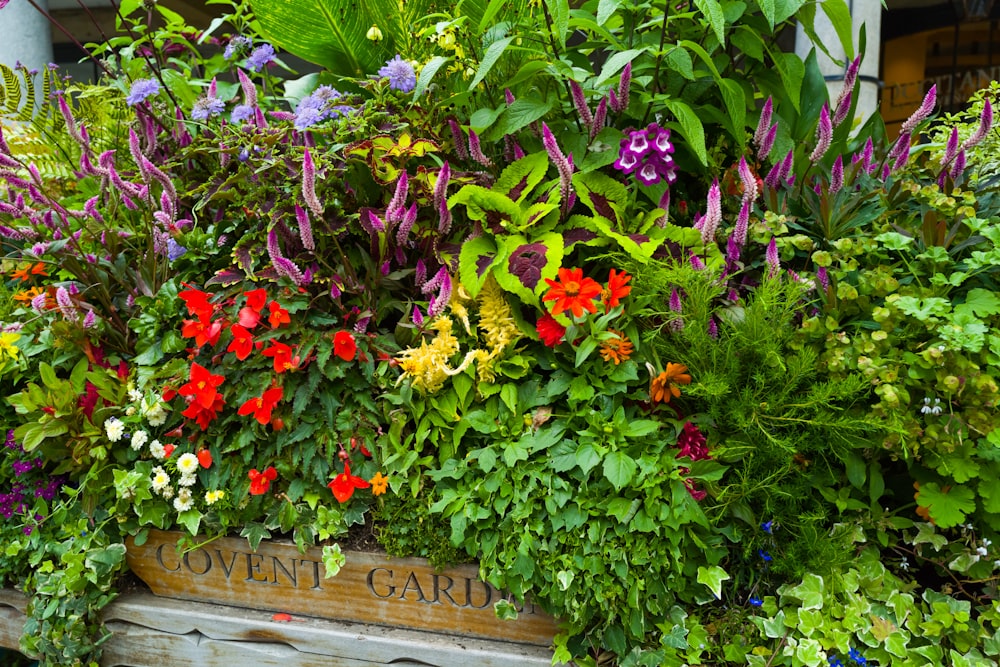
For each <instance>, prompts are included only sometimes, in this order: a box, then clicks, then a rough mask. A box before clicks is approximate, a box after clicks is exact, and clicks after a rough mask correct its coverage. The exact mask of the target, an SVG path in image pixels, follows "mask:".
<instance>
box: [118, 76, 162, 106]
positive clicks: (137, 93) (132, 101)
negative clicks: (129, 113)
mask: <svg viewBox="0 0 1000 667" xmlns="http://www.w3.org/2000/svg"><path fill="white" fill-rule="evenodd" d="M159 92H160V84H159V83H157V81H156V79H136V80H135V81H133V82H132V89H131V90H129V93H128V97H126V98H125V102H126V103H127V104H128V105H129V106H135V105H136V104H139V102H144V101H145V100H146V98H149V97H152V96H153V95H156V94H157V93H159Z"/></svg>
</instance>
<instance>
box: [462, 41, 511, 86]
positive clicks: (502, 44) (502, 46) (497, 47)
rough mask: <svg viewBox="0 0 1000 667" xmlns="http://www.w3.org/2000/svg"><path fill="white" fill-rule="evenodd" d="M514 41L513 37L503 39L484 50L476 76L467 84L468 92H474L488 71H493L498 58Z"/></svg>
mask: <svg viewBox="0 0 1000 667" xmlns="http://www.w3.org/2000/svg"><path fill="white" fill-rule="evenodd" d="M514 39H515V38H514V36H511V37H504V38H503V39H498V40H497V41H495V42H493V43H492V44H490V46H489V48H487V49H486V53H484V54H483V59H482V60H481V61H480V62H479V69H477V70H476V76H475V77H473V79H472V83H470V84H469V90H470V91H471V90H475V89H476V86H478V85H479V84H480V83H482V81H483V79H485V78H486V76H487V75H488V74H489V73H490V70H491V69H493V66H494V65H496V63H497V61H498V60H499V59H500V56H502V55H503V52H504V51H506V50H507V47H508V46H510V43H511V42H513V41H514Z"/></svg>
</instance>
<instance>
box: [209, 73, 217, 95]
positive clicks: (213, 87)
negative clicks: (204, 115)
mask: <svg viewBox="0 0 1000 667" xmlns="http://www.w3.org/2000/svg"><path fill="white" fill-rule="evenodd" d="M217 94H218V93H217V88H216V85H215V77H214V76H213V77H212V82H211V83H210V84H208V93H207V95H208V97H216V96H217Z"/></svg>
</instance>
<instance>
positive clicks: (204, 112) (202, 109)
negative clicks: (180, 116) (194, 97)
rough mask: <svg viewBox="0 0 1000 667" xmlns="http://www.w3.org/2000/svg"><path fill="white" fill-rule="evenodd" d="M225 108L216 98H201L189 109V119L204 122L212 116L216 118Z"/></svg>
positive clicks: (223, 103)
mask: <svg viewBox="0 0 1000 667" xmlns="http://www.w3.org/2000/svg"><path fill="white" fill-rule="evenodd" d="M225 108H226V104H225V102H223V101H222V100H220V99H219V98H218V97H202V98H201V99H199V100H198V101H197V102H195V103H194V106H193V107H192V108H191V118H192V120H200V121H206V120H208V119H209V118H210V117H212V116H218V115H219V114H220V113H222V112H223V110H224V109H225Z"/></svg>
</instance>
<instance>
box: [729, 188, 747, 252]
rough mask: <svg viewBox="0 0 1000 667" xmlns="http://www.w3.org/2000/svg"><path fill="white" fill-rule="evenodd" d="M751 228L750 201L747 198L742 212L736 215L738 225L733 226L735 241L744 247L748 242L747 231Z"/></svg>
mask: <svg viewBox="0 0 1000 667" xmlns="http://www.w3.org/2000/svg"><path fill="white" fill-rule="evenodd" d="M749 228H750V202H749V201H747V200H746V199H744V200H743V204H742V205H741V206H740V214H739V215H738V216H736V226H735V227H733V237H732V238H733V241H734V242H735V243H736V245H737V246H739V247H740V248H742V247H743V246H744V245H746V242H747V232H748V231H749Z"/></svg>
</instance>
